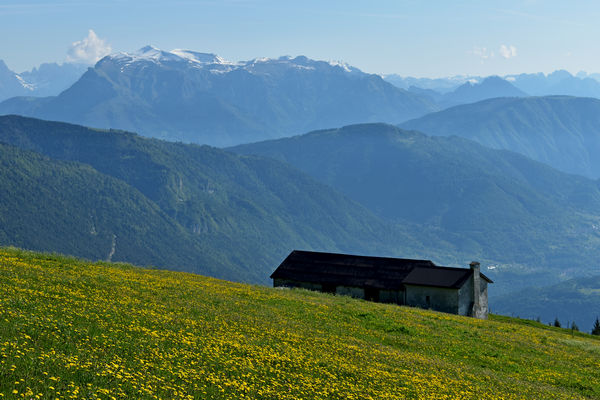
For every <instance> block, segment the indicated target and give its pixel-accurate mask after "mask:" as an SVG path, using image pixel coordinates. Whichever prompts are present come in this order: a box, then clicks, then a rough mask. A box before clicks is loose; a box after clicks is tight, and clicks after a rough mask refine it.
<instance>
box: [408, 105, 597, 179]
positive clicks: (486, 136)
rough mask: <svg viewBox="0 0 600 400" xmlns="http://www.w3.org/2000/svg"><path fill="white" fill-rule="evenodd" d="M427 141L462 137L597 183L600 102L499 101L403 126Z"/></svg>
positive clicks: (457, 108) (462, 107) (460, 107)
mask: <svg viewBox="0 0 600 400" xmlns="http://www.w3.org/2000/svg"><path fill="white" fill-rule="evenodd" d="M401 127H402V128H405V129H416V130H419V131H421V132H425V133H427V134H428V135H436V136H451V135H456V136H462V137H465V138H468V139H472V140H475V141H477V142H479V143H481V144H483V145H485V146H488V147H492V148H497V149H506V150H511V151H515V152H518V153H521V154H523V155H526V156H527V157H530V158H532V159H534V160H538V161H541V162H544V163H546V164H548V165H551V166H553V167H554V168H557V169H559V170H562V171H565V172H569V173H575V174H580V175H584V176H587V177H590V178H599V177H600V158H599V157H598V154H600V100H598V99H592V98H577V97H566V96H548V97H529V98H499V99H490V100H485V101H481V102H478V103H474V104H464V105H460V106H456V107H452V108H449V109H446V110H443V111H440V112H437V113H432V114H429V115H426V116H424V117H422V118H418V119H415V120H412V121H408V122H405V123H403V124H401Z"/></svg>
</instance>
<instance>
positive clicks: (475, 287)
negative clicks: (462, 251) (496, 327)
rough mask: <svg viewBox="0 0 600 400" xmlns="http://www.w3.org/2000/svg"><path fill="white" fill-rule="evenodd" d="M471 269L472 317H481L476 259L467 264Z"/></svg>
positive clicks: (478, 270) (478, 267)
mask: <svg viewBox="0 0 600 400" xmlns="http://www.w3.org/2000/svg"><path fill="white" fill-rule="evenodd" d="M469 265H470V267H471V271H473V312H472V316H473V317H474V318H483V315H482V309H481V303H480V302H481V299H480V298H481V275H480V266H479V263H478V262H477V261H472V262H471V264H469Z"/></svg>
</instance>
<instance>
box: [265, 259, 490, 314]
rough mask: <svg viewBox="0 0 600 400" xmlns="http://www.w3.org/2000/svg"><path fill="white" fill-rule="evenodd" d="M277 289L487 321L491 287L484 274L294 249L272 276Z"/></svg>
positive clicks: (409, 261) (408, 261) (474, 264)
mask: <svg viewBox="0 0 600 400" xmlns="http://www.w3.org/2000/svg"><path fill="white" fill-rule="evenodd" d="M271 278H272V279H273V286H275V287H299V288H305V289H310V290H317V291H321V292H327V293H336V294H339V295H346V296H352V297H356V298H361V299H365V300H371V301H377V302H383V303H394V304H400V305H407V306H413V307H421V308H426V309H432V310H436V311H442V312H447V313H452V314H459V315H466V316H471V317H475V318H481V319H486V318H487V315H488V294H487V286H488V283H493V282H492V280H491V279H489V278H488V277H486V276H485V275H484V274H482V273H481V272H480V270H479V263H478V262H472V263H471V265H470V268H450V267H442V266H437V265H435V264H434V263H433V262H431V261H429V260H412V259H405V258H388V257H367V256H356V255H350V254H335V253H320V252H314V251H299V250H294V251H292V252H291V253H290V255H288V256H287V258H286V259H285V260H283V262H282V263H281V265H279V267H277V269H276V270H275V271H274V272H273V274H271Z"/></svg>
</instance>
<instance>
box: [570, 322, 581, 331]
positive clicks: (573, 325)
mask: <svg viewBox="0 0 600 400" xmlns="http://www.w3.org/2000/svg"><path fill="white" fill-rule="evenodd" d="M571 330H572V331H577V332H579V327H578V326H577V324H576V323H575V321H573V322H572V323H571Z"/></svg>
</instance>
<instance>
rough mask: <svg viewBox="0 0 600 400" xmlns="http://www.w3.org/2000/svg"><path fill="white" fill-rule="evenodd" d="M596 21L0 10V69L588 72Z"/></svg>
mask: <svg viewBox="0 0 600 400" xmlns="http://www.w3.org/2000/svg"><path fill="white" fill-rule="evenodd" d="M598 21H600V2H597V1H581V0H571V1H569V2H566V1H541V0H539V1H536V0H524V1H514V0H504V1H494V0H484V1H481V0H479V1H461V0H454V1H449V0H429V1H422V0H421V1H417V0H415V1H413V0H389V1H387V0H386V1H378V0H370V1H352V0H345V1H340V0H325V1H323V0H320V1H313V0H302V1H287V0H220V1H185V0H181V1H180V0H172V1H158V0H144V1H138V0H92V1H75V0H57V1H41V0H0V38H2V39H1V40H0V59H2V60H4V61H5V63H6V64H7V65H8V67H9V68H11V69H12V70H14V71H16V72H22V71H25V70H29V69H31V68H32V67H34V66H38V65H39V64H41V63H43V62H59V63H61V62H65V61H80V62H87V63H93V62H94V61H96V60H97V59H98V58H100V57H102V56H104V55H105V54H107V53H109V52H118V51H126V52H132V51H135V50H136V49H139V48H141V47H143V46H145V45H147V44H151V45H154V46H156V47H159V48H161V49H163V50H172V49H175V48H185V49H190V50H195V51H201V52H208V53H216V54H218V55H220V56H221V57H223V58H225V59H227V60H230V61H240V60H248V59H252V58H256V57H279V56H282V55H291V56H297V55H305V56H307V57H309V58H313V59H319V60H332V61H343V62H347V63H348V64H350V65H353V66H355V67H358V68H360V69H361V70H363V71H365V72H370V73H378V74H392V73H396V74H400V75H403V76H416V77H442V76H451V75H478V76H487V75H507V74H514V73H522V72H529V73H530V72H546V73H549V72H552V71H554V70H557V69H566V70H568V71H570V72H572V73H577V72H578V71H581V70H584V71H587V72H590V73H591V72H600V51H599V50H600V49H599V46H600V45H599V44H598V43H599V42H600V41H599V40H598V39H599V38H600V24H599V23H598Z"/></svg>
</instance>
